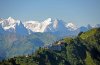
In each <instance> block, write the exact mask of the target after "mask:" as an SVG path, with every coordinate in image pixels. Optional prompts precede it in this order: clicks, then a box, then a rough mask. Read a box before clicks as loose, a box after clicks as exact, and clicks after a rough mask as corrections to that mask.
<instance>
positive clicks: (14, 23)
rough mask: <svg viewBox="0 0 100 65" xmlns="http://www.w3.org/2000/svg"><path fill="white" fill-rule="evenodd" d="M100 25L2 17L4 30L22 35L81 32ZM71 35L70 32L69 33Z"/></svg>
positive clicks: (1, 22) (0, 26) (0, 25)
mask: <svg viewBox="0 0 100 65" xmlns="http://www.w3.org/2000/svg"><path fill="white" fill-rule="evenodd" d="M95 27H100V24H97V25H95V26H91V25H89V24H88V25H87V26H86V27H85V26H82V27H77V26H76V25H75V24H73V23H66V22H64V21H63V20H59V19H54V20H53V19H51V18H48V19H46V20H44V21H43V22H39V21H26V22H21V21H20V20H15V19H13V18H12V17H9V18H8V19H2V18H1V19H0V28H3V29H2V30H4V31H6V32H12V33H17V34H21V35H27V34H32V33H36V32H40V33H44V32H49V33H55V34H56V33H67V32H71V33H72V32H73V31H74V32H76V34H73V35H77V33H79V32H80V31H83V32H84V31H87V30H88V29H91V28H95ZM69 35H70V34H69Z"/></svg>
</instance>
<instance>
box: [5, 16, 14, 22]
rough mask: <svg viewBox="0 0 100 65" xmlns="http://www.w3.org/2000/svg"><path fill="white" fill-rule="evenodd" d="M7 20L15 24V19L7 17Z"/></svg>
mask: <svg viewBox="0 0 100 65" xmlns="http://www.w3.org/2000/svg"><path fill="white" fill-rule="evenodd" d="M7 20H8V22H12V23H15V19H13V18H12V17H9V18H8V19H7Z"/></svg>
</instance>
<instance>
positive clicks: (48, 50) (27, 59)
mask: <svg viewBox="0 0 100 65" xmlns="http://www.w3.org/2000/svg"><path fill="white" fill-rule="evenodd" d="M0 65H100V28H94V29H91V30H89V31H87V32H84V33H81V34H79V35H78V36H77V37H75V38H69V37H67V38H64V39H62V40H60V41H57V42H55V43H54V44H53V45H52V46H50V47H44V48H39V49H38V50H37V51H36V52H35V53H33V54H31V55H28V56H18V57H14V58H10V59H7V60H2V61H1V62H0Z"/></svg>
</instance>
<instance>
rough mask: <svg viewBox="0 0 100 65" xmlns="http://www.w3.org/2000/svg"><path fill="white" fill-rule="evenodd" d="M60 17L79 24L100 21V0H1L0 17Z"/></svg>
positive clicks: (33, 18)
mask: <svg viewBox="0 0 100 65" xmlns="http://www.w3.org/2000/svg"><path fill="white" fill-rule="evenodd" d="M9 16H11V17H13V18H15V19H19V20H21V21H26V20H39V21H43V20H45V19H47V18H49V17H50V18H53V19H55V18H58V19H62V20H64V21H65V22H72V23H75V24H76V25H78V26H82V25H87V24H91V25H94V24H99V23H100V0H0V18H8V17H9Z"/></svg>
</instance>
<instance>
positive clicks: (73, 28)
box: [66, 23, 77, 30]
mask: <svg viewBox="0 0 100 65" xmlns="http://www.w3.org/2000/svg"><path fill="white" fill-rule="evenodd" d="M66 27H67V28H69V29H70V30H76V29H77V26H76V25H75V24H73V23H68V24H67V25H66Z"/></svg>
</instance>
